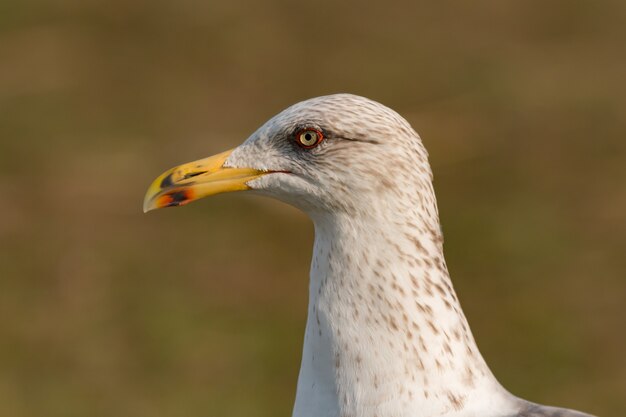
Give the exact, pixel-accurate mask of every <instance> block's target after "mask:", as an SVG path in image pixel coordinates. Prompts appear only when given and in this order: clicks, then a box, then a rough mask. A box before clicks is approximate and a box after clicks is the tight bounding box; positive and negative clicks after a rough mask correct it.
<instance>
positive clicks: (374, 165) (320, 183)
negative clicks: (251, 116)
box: [144, 94, 434, 215]
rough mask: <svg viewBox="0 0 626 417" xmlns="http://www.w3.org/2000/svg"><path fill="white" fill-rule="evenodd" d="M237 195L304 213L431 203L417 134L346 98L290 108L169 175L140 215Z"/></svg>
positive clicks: (364, 102)
mask: <svg viewBox="0 0 626 417" xmlns="http://www.w3.org/2000/svg"><path fill="white" fill-rule="evenodd" d="M243 190H251V191H254V192H256V193H259V194H263V195H267V196H270V197H274V198H277V199H279V200H282V201H284V202H287V203H289V204H291V205H293V206H295V207H297V208H299V209H301V210H303V211H305V212H307V213H309V214H310V215H314V214H319V213H327V212H333V213H336V212H347V213H349V214H356V212H358V211H359V210H361V211H364V210H370V211H371V210H373V209H375V208H376V207H377V206H379V205H380V204H381V202H382V203H383V204H389V202H391V201H395V200H403V199H402V198H401V197H408V196H419V195H422V196H423V195H431V194H432V195H433V200H434V194H433V193H432V186H431V171H430V167H429V165H428V157H427V152H426V150H425V149H424V147H423V145H422V142H421V140H420V138H419V136H418V135H417V133H416V132H415V131H414V130H413V129H412V128H411V126H410V125H409V123H408V122H407V121H406V120H405V119H403V118H402V117H401V116H400V115H398V114H397V113H396V112H394V111H393V110H391V109H389V108H387V107H385V106H383V105H382V104H379V103H377V102H375V101H372V100H369V99H366V98H363V97H359V96H355V95H351V94H335V95H330V96H323V97H317V98H313V99H309V100H306V101H302V102H300V103H297V104H294V105H293V106H291V107H289V108H287V109H285V110H284V111H282V112H281V113H279V114H277V115H276V116H274V117H273V118H271V119H270V120H268V121H267V122H266V123H265V124H264V125H263V126H261V127H260V128H259V129H258V130H257V131H256V132H254V133H253V134H252V135H251V136H250V137H249V138H248V139H247V140H246V141H244V142H243V143H242V144H241V145H240V146H238V147H236V148H234V149H231V150H229V151H226V152H223V153H220V154H218V155H215V156H211V157H209V158H205V159H200V160H198V161H194V162H190V163H186V164H183V165H180V166H177V167H174V168H172V169H169V170H167V171H166V172H164V173H163V174H161V175H160V176H159V177H157V178H156V179H155V180H154V182H153V183H152V184H151V185H150V187H149V189H148V192H147V193H146V196H145V199H144V211H150V210H153V209H157V208H162V207H171V206H181V205H184V204H187V203H189V202H192V201H195V200H197V199H199V198H202V197H206V196H210V195H213V194H218V193H224V192H231V191H243ZM394 197H395V198H394ZM405 200H406V199H405ZM408 200H409V201H411V202H414V200H415V197H413V198H409V199H408ZM428 200H430V199H428ZM395 208H396V209H402V207H395Z"/></svg>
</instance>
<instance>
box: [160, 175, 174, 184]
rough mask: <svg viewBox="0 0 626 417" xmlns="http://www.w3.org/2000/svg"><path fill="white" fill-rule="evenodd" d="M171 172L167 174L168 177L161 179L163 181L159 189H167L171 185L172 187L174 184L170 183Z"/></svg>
mask: <svg viewBox="0 0 626 417" xmlns="http://www.w3.org/2000/svg"><path fill="white" fill-rule="evenodd" d="M172 174H173V173H172V172H170V173H169V175H168V176H167V177H165V178H163V181H161V188H167V187H169V186H171V185H174V182H172Z"/></svg>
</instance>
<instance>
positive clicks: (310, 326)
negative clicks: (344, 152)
mask: <svg viewBox="0 0 626 417" xmlns="http://www.w3.org/2000/svg"><path fill="white" fill-rule="evenodd" d="M418 218H419V217H418ZM314 223H315V248H314V254H313V261H312V265H311V281H310V288H309V291H310V294H309V310H308V321H307V326H306V332H305V340H304V351H303V357H302V366H301V370H300V377H299V380H298V390H297V395H296V404H295V408H294V414H293V415H294V417H312V416H316V417H327V416H337V417H340V416H341V417H344V416H345V417H349V416H354V417H357V416H358V417H368V416H378V417H387V416H409V415H410V416H411V417H419V416H426V415H428V416H430V415H446V416H457V415H458V416H464V415H466V414H464V413H465V412H467V410H469V409H473V408H475V405H474V403H475V402H476V399H477V398H479V397H480V398H484V397H485V396H490V397H491V398H494V399H493V400H492V401H497V400H498V398H500V397H502V396H504V390H503V389H502V388H501V387H500V385H499V384H498V383H497V381H496V380H495V378H494V377H493V375H492V374H491V372H490V371H489V369H488V368H487V365H486V364H485V362H484V360H483V358H482V357H481V355H480V353H479V351H478V349H477V347H476V344H475V342H474V338H473V336H472V334H471V332H470V329H469V326H468V324H467V321H466V319H465V316H464V315H463V312H462V310H461V307H460V304H459V302H458V299H457V297H456V294H455V292H454V289H453V288H452V285H451V282H450V279H449V276H448V272H447V268H446V265H445V261H444V258H443V253H442V239H441V233H440V229H439V226H438V222H433V223H434V224H428V222H425V221H419V220H415V218H413V219H411V220H407V219H401V218H398V219H390V220H388V221H380V220H376V219H374V218H371V217H370V218H367V217H358V216H349V215H342V214H334V215H332V216H329V217H324V216H320V217H318V218H314ZM498 393H500V394H502V395H501V396H498V395H497V394H498ZM483 415H484V416H487V415H488V413H484V414H483Z"/></svg>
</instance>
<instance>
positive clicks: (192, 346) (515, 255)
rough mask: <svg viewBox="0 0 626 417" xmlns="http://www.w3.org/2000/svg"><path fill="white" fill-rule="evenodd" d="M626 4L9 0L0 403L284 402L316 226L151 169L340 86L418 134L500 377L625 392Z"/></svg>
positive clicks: (543, 390)
mask: <svg viewBox="0 0 626 417" xmlns="http://www.w3.org/2000/svg"><path fill="white" fill-rule="evenodd" d="M625 17H626V2H624V1H622V0H613V1H594V0H586V1H582V0H559V1H551V0H547V1H545V0H541V1H540V0H524V1H522V0H511V1H504V2H501V1H500V2H491V1H476V2H416V1H401V2H395V3H393V2H386V3H382V2H379V3H366V2H357V1H349V2H331V1H315V2H313V1H309V2H295V1H286V0H282V1H281V0H272V1H266V2H253V1H226V0H221V1H210V0H209V1H202V0H182V1H165V0H155V1H147V0H132V1H125V0H112V1H111V0H108V1H105V0H57V1H45V0H27V1H23V0H22V1H20V0H3V1H2V2H0V416H3V417H40V416H50V417H55V416H59V417H72V416H77V417H78V416H90V417H99V416H116V417H126V416H129V417H130V416H138V417H143V416H145V417H159V416H235V417H238V416H242V417H244V416H245V417H254V416H267V417H270V416H271V417H273V416H287V415H289V414H290V412H291V407H292V403H293V397H294V391H295V382H296V377H297V371H298V367H299V358H300V349H301V341H302V335H303V329H304V322H305V313H306V306H305V304H306V300H307V293H306V291H307V273H308V262H309V256H310V252H311V246H312V245H311V242H312V227H311V224H310V222H309V221H308V220H307V219H306V218H305V217H304V215H302V214H300V213H299V212H297V211H295V210H294V209H292V208H290V207H287V206H284V205H282V204H279V203H276V202H273V201H270V200H267V199H263V198H260V197H252V196H247V195H245V194H230V195H223V196H217V197H214V198H211V199H208V200H204V201H201V202H198V203H195V204H193V205H191V206H188V207H185V208H183V209H177V210H162V211H158V212H154V213H150V214H149V215H144V214H142V213H141V202H142V198H143V194H144V192H145V189H146V188H147V186H148V184H149V183H150V182H151V180H152V179H153V178H154V177H155V176H156V175H158V174H159V173H160V172H162V171H163V170H164V169H166V168H169V167H170V166H173V165H176V164H178V163H182V162H187V161H189V160H193V159H197V158H200V157H204V156H208V155H211V154H213V153H216V152H218V151H221V150H224V149H227V148H231V147H234V146H236V145H237V144H239V143H240V142H241V141H243V140H244V139H245V138H246V137H247V136H248V135H249V134H250V133H251V132H253V131H254V129H256V127H257V126H258V125H260V124H261V123H263V122H264V121H265V120H266V119H267V118H269V117H270V116H272V115H273V114H275V113H276V112H278V111H280V110H281V109H283V108H284V107H286V106H288V105H290V104H292V103H294V102H296V101H299V100H301V99H305V98H308V97H311V96H317V95H323V94H329V93H334V92H352V93H355V94H360V95H364V96H368V97H370V98H373V99H375V100H378V101H381V102H383V103H384V104H387V105H388V106H390V107H392V108H394V109H396V110H397V111H398V112H400V113H401V114H402V115H404V116H405V117H406V118H407V119H408V120H409V121H410V122H411V123H412V124H413V126H414V127H415V128H416V129H417V130H418V131H419V132H420V134H421V135H422V137H423V138H424V142H425V144H426V146H427V147H428V149H429V151H430V154H431V163H432V165H433V169H434V172H435V179H436V181H435V186H436V190H437V194H438V198H439V204H440V211H441V217H442V222H443V227H444V230H445V233H446V246H445V247H446V255H447V260H448V264H449V268H450V270H451V273H452V276H453V280H454V283H455V286H456V288H457V291H458V293H459V296H460V299H461V301H462V303H463V306H464V308H465V311H466V313H467V315H468V318H469V321H470V323H471V325H472V327H473V330H474V333H475V336H476V338H477V340H478V343H479V346H480V348H481V350H482V352H483V354H484V356H485V357H486V359H487V361H488V362H489V363H490V365H491V367H492V369H493V371H494V373H495V374H496V375H497V376H498V378H499V379H500V380H501V382H502V383H503V384H504V385H505V386H506V387H507V388H508V389H510V390H511V391H512V392H514V393H516V394H518V395H520V396H523V397H525V398H528V399H531V400H534V401H538V402H545V403H552V404H559V405H567V406H569V407H575V408H581V409H585V410H587V411H590V412H593V413H597V414H599V415H601V416H621V415H626V401H625V400H624V397H625V394H626V361H625V359H624V357H625V352H626V331H625V330H626V314H625V312H624V302H625V300H626V256H625V255H626V253H625V252H626V122H625V115H626V87H625V86H626V77H625V74H626V24H625V22H626V19H625Z"/></svg>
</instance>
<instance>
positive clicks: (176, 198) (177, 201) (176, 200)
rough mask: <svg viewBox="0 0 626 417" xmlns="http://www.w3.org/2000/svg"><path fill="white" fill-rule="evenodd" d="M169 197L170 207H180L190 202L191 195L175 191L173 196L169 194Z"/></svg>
mask: <svg viewBox="0 0 626 417" xmlns="http://www.w3.org/2000/svg"><path fill="white" fill-rule="evenodd" d="M168 197H169V198H170V203H169V205H170V206H179V205H181V204H182V203H184V202H186V201H187V200H189V193H187V192H186V191H175V192H173V193H172V194H168Z"/></svg>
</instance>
